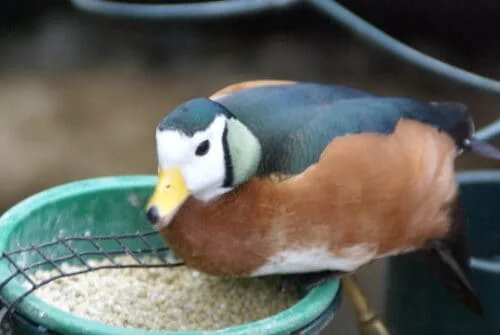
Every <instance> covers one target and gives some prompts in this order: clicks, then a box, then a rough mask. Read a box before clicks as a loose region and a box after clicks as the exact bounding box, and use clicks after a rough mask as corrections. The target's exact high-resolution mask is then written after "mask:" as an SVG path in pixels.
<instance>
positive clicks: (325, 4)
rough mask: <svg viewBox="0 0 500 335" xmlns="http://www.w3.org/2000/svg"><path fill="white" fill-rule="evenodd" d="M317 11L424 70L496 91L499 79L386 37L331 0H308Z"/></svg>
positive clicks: (498, 89)
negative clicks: (458, 65)
mask: <svg viewBox="0 0 500 335" xmlns="http://www.w3.org/2000/svg"><path fill="white" fill-rule="evenodd" d="M309 3H311V4H312V5H314V7H316V8H317V9H319V11H320V12H322V13H326V14H328V15H329V16H331V17H332V18H334V19H335V20H336V21H337V22H339V23H340V24H342V25H344V26H345V27H346V28H347V29H349V30H351V31H353V32H354V33H356V34H357V35H359V36H360V37H361V38H363V39H365V40H366V41H368V42H370V43H372V44H374V45H375V46H377V47H380V48H382V49H384V50H386V51H388V52H390V53H392V54H393V55H394V56H396V57H398V58H400V59H403V60H405V61H407V62H409V63H412V64H414V65H416V66H418V67H420V68H422V69H424V70H427V71H430V72H434V73H436V74H438V75H441V76H443V77H445V78H448V79H450V80H453V81H456V82H459V83H462V84H465V85H468V86H471V87H475V88H478V89H481V90H484V91H489V92H492V93H496V94H500V81H498V80H494V79H490V78H486V77H483V76H480V75H477V74H474V73H471V72H468V71H465V70H462V69H459V68H457V67H455V66H452V65H449V64H446V63H444V62H442V61H439V60H437V59H435V58H432V57H430V56H427V55H426V54H423V53H421V52H419V51H417V50H415V49H413V48H410V47H409V46H407V45H405V44H403V43H401V42H399V41H398V40H396V39H394V38H392V37H390V36H389V35H387V34H386V33H384V32H383V31H381V30H379V29H377V28H376V27H374V26H373V25H371V24H370V23H368V22H366V21H365V20H363V19H362V18H360V17H359V16H357V15H355V14H353V13H352V12H350V11H349V10H347V9H346V8H344V7H343V6H341V5H339V4H338V3H337V2H335V1H333V0H309Z"/></svg>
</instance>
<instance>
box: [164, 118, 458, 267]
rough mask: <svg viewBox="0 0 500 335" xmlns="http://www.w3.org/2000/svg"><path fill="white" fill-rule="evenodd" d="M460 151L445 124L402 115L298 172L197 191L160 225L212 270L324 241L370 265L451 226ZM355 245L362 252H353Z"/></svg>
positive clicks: (181, 251)
mask: <svg viewBox="0 0 500 335" xmlns="http://www.w3.org/2000/svg"><path fill="white" fill-rule="evenodd" d="M455 156H456V149H455V144H454V142H453V140H452V139H451V138H450V137H449V136H448V135H447V134H446V133H442V132H439V131H438V130H437V129H436V128H434V127H432V126H428V125H425V124H422V123H419V122H416V121H411V120H401V121H400V122H399V123H398V125H397V127H396V129H395V131H394V132H393V133H392V134H390V135H384V134H375V133H363V134H356V135H348V136H344V137H339V138H336V139H334V140H333V141H332V142H331V143H330V144H329V145H328V146H327V147H326V148H325V150H324V152H323V154H322V156H321V158H320V160H319V161H318V162H317V163H316V164H313V165H311V166H310V167H309V168H308V169H306V170H305V171H304V172H303V173H301V174H299V175H295V176H290V177H289V178H285V179H283V180H281V181H276V180H273V179H270V178H266V179H259V178H253V179H252V180H250V181H249V182H247V183H245V184H243V185H241V186H239V187H237V188H236V189H234V190H233V191H231V192H228V193H226V194H223V195H221V196H220V197H219V198H217V199H215V200H213V201H209V202H202V201H199V200H196V199H194V198H190V199H188V200H187V201H186V203H185V204H184V205H183V206H182V207H181V208H180V209H179V211H178V213H177V214H176V215H175V217H174V218H173V220H172V222H171V223H170V224H169V225H168V226H167V227H166V228H164V229H163V230H162V231H161V234H162V235H163V237H164V238H165V240H166V241H167V242H168V243H169V245H170V246H171V248H172V250H173V251H174V253H175V254H176V255H177V256H179V257H180V258H181V259H182V260H183V261H184V262H186V264H187V265H189V266H191V267H193V268H197V269H199V270H201V271H203V272H206V273H210V274H213V275H223V276H225V275H227V276H245V275H251V274H252V273H254V272H255V271H256V270H258V269H259V268H260V267H262V266H264V265H265V264H266V263H267V262H268V261H269V259H270V258H271V257H273V256H275V255H277V254H279V253H280V252H283V251H285V252H286V251H295V250H304V249H308V248H310V249H313V248H318V247H321V248H324V247H326V248H327V250H328V252H330V253H331V255H332V257H333V256H334V257H338V258H345V259H351V260H352V261H355V259H356V257H359V259H360V260H361V259H362V260H361V261H360V266H361V265H363V264H366V263H368V262H369V261H371V260H373V259H376V258H379V257H383V256H385V255H389V254H397V253H401V252H405V251H407V250H412V249H417V248H420V247H422V246H423V245H425V244H426V243H427V242H428V241H429V240H432V239H439V238H442V237H444V236H445V235H446V234H447V233H448V231H449V228H450V213H449V208H450V205H452V204H453V201H454V199H455V196H456V193H457V186H456V182H455V175H454V160H455ZM356 246H363V249H362V250H363V252H362V254H361V255H358V254H356V253H350V252H346V251H348V250H354V249H353V247H356ZM330 270H336V269H330Z"/></svg>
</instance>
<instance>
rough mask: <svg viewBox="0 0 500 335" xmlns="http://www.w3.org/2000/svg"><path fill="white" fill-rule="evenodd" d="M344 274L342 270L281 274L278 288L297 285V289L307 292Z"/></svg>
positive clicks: (283, 288)
mask: <svg viewBox="0 0 500 335" xmlns="http://www.w3.org/2000/svg"><path fill="white" fill-rule="evenodd" d="M344 274H345V272H342V271H321V272H310V273H295V274H287V275H283V276H281V278H280V282H279V289H280V290H285V289H287V288H288V287H290V286H297V287H298V288H299V289H301V290H303V291H305V292H308V291H310V290H312V289H313V288H315V287H318V286H320V285H322V284H324V283H327V282H329V281H332V280H335V279H338V278H340V277H341V276H342V275H344Z"/></svg>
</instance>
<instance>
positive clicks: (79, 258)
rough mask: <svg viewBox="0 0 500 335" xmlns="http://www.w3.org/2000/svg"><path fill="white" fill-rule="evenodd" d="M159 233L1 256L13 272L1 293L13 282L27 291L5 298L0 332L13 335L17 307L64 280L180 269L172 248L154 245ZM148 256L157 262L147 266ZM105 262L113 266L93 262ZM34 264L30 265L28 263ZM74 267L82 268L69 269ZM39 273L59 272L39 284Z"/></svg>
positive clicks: (68, 241)
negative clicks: (36, 276)
mask: <svg viewBox="0 0 500 335" xmlns="http://www.w3.org/2000/svg"><path fill="white" fill-rule="evenodd" d="M158 235H159V234H158V232H157V231H151V232H136V233H130V234H123V235H109V236H83V237H82V236H79V237H58V238H56V239H54V240H52V241H50V242H46V243H41V244H37V245H29V246H27V247H22V248H19V249H15V250H10V251H8V252H4V253H2V254H1V255H0V262H4V263H5V264H6V265H7V267H9V268H10V269H11V273H10V275H9V276H8V277H7V278H5V279H4V280H3V281H2V282H0V291H2V290H3V289H4V288H5V286H7V285H8V284H9V283H10V282H11V281H13V280H17V281H18V282H21V283H22V285H23V286H24V287H25V288H26V291H25V292H24V293H22V294H20V295H19V296H17V297H15V298H14V299H9V300H10V301H8V300H7V299H6V298H5V296H1V297H0V299H1V301H0V302H1V304H2V309H1V311H0V329H1V331H2V332H3V334H4V335H7V334H11V333H12V317H13V315H14V313H15V312H16V307H17V306H18V305H19V303H20V302H21V301H22V300H23V299H24V298H25V297H27V296H28V295H30V294H31V293H33V292H34V291H35V290H37V289H38V288H40V287H42V286H44V285H46V284H48V283H50V282H52V281H54V280H57V279H60V278H63V277H69V276H74V275H79V274H84V273H87V272H91V271H96V270H100V269H120V268H152V267H176V266H181V265H183V263H182V262H181V261H179V260H178V259H176V258H175V256H174V255H173V254H172V253H171V251H170V249H169V248H168V246H166V245H165V244H161V245H160V246H158V245H157V244H158V243H155V242H154V239H158ZM125 255H127V256H130V258H129V261H127V262H125V261H123V260H118V259H117V256H125ZM145 256H149V257H153V258H154V259H155V260H156V261H157V262H155V263H151V262H145V261H144V260H143V259H141V258H144V257H145ZM96 259H103V260H107V261H109V263H110V264H105V263H96V262H92V260H96ZM27 260H30V261H27ZM70 263H73V264H75V265H78V267H65V266H64V265H65V264H70ZM37 270H56V272H55V274H54V275H51V276H49V277H48V278H44V279H42V280H35V279H34V277H33V274H34V273H35V272H36V271H37Z"/></svg>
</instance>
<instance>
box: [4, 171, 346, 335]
mask: <svg viewBox="0 0 500 335" xmlns="http://www.w3.org/2000/svg"><path fill="white" fill-rule="evenodd" d="M155 183H156V176H153V175H122V176H105V177H97V178H90V179H82V180H77V181H73V182H68V183H65V184H61V185H59V186H55V187H52V188H48V189H46V190H43V191H41V192H38V193H35V194H34V195H31V196H29V197H28V198H25V199H24V200H21V201H20V202H19V203H17V204H15V205H14V206H13V207H11V208H10V209H8V210H7V211H6V212H5V213H4V214H3V215H2V216H0V252H3V251H4V250H5V248H6V246H7V241H8V239H9V237H10V235H11V233H12V232H13V230H14V229H15V228H16V226H17V225H18V224H19V223H20V222H22V221H23V220H24V219H26V218H27V217H29V216H30V215H31V213H33V212H34V211H36V210H38V209H40V208H43V207H45V206H47V205H50V204H53V203H55V202H58V201H61V200H63V199H67V198H72V197H76V196H80V195H83V194H88V193H92V192H100V191H107V190H122V189H130V188H148V187H150V188H151V189H152V188H153V187H154V185H155ZM10 274H11V270H10V269H9V266H8V263H7V261H6V260H5V259H2V260H1V261H0V282H2V281H4V280H6V279H7V277H8V276H9V275H10ZM339 284H340V280H335V281H331V282H329V283H326V284H323V285H321V286H319V287H316V288H315V289H313V290H311V291H310V292H309V293H308V294H307V295H305V296H304V297H303V298H302V299H301V300H299V301H298V302H297V303H296V304H295V305H293V306H291V307H289V308H288V309H285V310H283V311H281V312H280V313H277V314H275V315H272V316H270V317H267V318H264V319H261V320H258V321H255V322H250V323H247V324H243V325H238V326H234V327H229V328H224V329H220V330H216V331H152V330H143V329H136V328H123V327H115V326H108V325H106V324H104V323H100V322H97V321H92V320H89V319H85V318H82V317H79V316H76V315H74V314H71V313H69V312H65V311H63V310H61V309H58V308H56V307H53V306H52V305H50V304H48V303H45V302H44V301H43V300H41V299H39V298H38V297H36V295H35V294H29V295H28V296H26V297H25V298H24V299H23V300H22V301H21V302H20V303H19V304H18V306H17V308H16V312H17V313H19V314H21V315H23V316H24V317H27V318H28V319H29V320H31V321H33V322H35V323H38V324H40V325H42V326H44V327H47V328H48V329H49V330H52V331H55V332H59V333H62V334H67V333H68V332H69V333H71V334H94V335H110V334H117V335H118V334H120V335H138V334H149V335H169V334H170V335H180V334H182V335H202V334H215V333H216V334H219V335H226V334H232V335H236V334H242V335H243V334H248V332H249V331H256V330H258V331H259V334H263V335H265V334H276V333H282V332H284V331H290V330H295V329H298V328H300V327H302V326H304V325H307V324H308V323H310V322H312V321H313V320H314V319H316V318H317V317H318V316H319V315H320V314H321V313H322V312H323V311H324V310H325V309H326V308H328V306H329V305H330V303H331V301H332V300H333V299H334V298H335V297H336V296H337V295H338V294H340V293H341V292H340V290H339ZM25 292H26V289H25V288H24V287H23V286H22V285H21V283H20V282H19V281H18V280H16V279H14V280H11V281H10V282H9V283H8V284H7V285H5V287H4V288H3V289H2V290H1V295H2V296H3V297H4V298H5V299H6V300H7V301H8V302H9V303H10V302H12V301H13V300H14V299H15V298H16V297H18V296H20V295H21V294H23V293H25Z"/></svg>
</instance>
